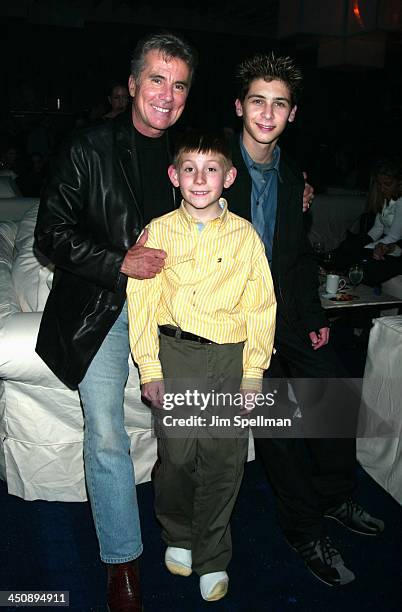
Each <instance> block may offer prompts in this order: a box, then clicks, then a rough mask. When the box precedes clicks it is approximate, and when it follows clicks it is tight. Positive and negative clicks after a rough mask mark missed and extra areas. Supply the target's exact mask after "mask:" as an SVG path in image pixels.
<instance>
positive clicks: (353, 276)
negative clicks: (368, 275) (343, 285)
mask: <svg viewBox="0 0 402 612" xmlns="http://www.w3.org/2000/svg"><path fill="white" fill-rule="evenodd" d="M349 280H350V283H351V285H353V286H354V287H356V286H357V285H358V284H359V283H361V282H362V280H363V268H362V267H361V266H360V265H359V264H354V265H353V266H351V268H350V269H349Z"/></svg>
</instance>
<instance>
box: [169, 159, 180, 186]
mask: <svg viewBox="0 0 402 612" xmlns="http://www.w3.org/2000/svg"><path fill="white" fill-rule="evenodd" d="M168 175H169V178H170V180H171V182H172V184H173V185H174V187H178V186H179V181H178V178H177V170H176V167H175V166H174V165H173V164H170V166H169V168H168Z"/></svg>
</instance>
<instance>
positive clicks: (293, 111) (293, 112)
mask: <svg viewBox="0 0 402 612" xmlns="http://www.w3.org/2000/svg"><path fill="white" fill-rule="evenodd" d="M296 111H297V105H296V104H295V105H294V107H293V108H292V110H291V111H290V115H289V117H288V121H289V123H292V122H293V121H294V120H295V117H296Z"/></svg>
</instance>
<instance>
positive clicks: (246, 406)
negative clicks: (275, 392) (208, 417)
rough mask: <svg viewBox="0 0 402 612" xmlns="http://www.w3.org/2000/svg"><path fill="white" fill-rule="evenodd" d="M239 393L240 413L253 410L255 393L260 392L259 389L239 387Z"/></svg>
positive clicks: (247, 412)
mask: <svg viewBox="0 0 402 612" xmlns="http://www.w3.org/2000/svg"><path fill="white" fill-rule="evenodd" d="M240 393H241V395H242V396H243V398H242V407H241V409H240V414H241V415H242V416H243V415H247V414H250V412H251V411H252V410H254V408H255V400H254V398H255V396H256V395H257V393H261V391H253V390H251V389H240Z"/></svg>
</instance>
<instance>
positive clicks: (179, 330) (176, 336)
mask: <svg viewBox="0 0 402 612" xmlns="http://www.w3.org/2000/svg"><path fill="white" fill-rule="evenodd" d="M174 337H175V338H176V340H181V329H180V327H176V330H175V333H174Z"/></svg>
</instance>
